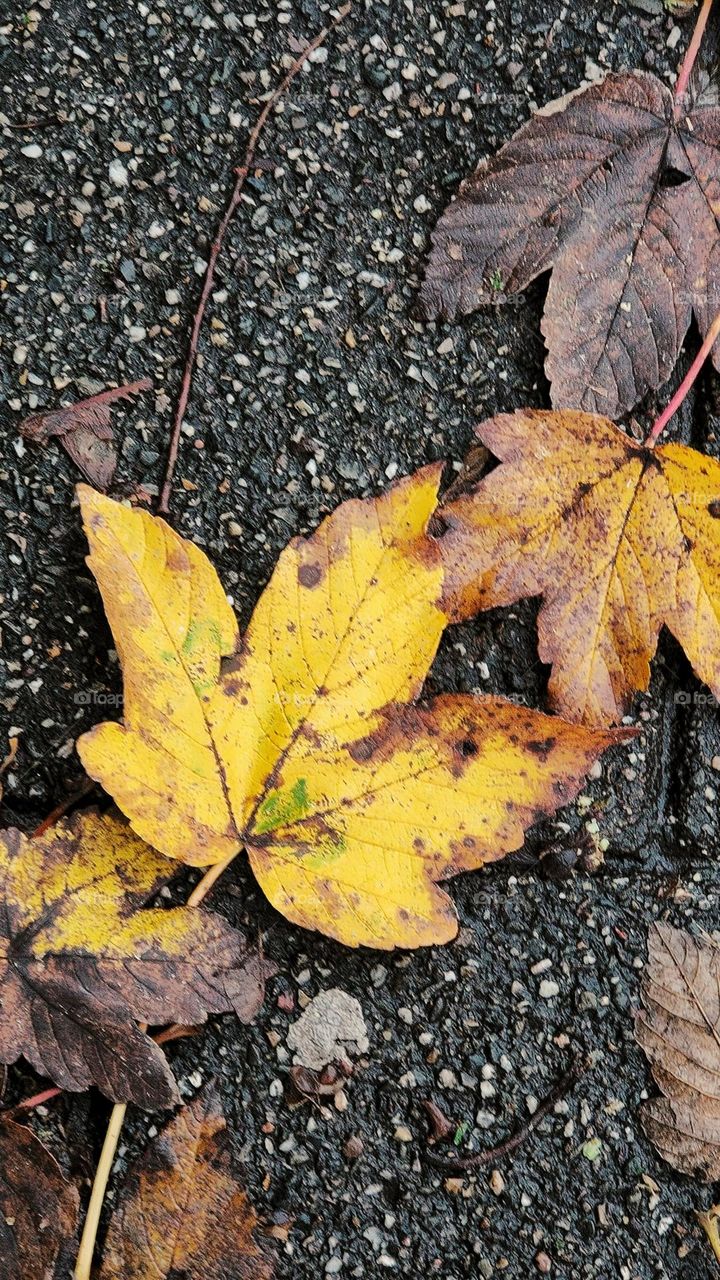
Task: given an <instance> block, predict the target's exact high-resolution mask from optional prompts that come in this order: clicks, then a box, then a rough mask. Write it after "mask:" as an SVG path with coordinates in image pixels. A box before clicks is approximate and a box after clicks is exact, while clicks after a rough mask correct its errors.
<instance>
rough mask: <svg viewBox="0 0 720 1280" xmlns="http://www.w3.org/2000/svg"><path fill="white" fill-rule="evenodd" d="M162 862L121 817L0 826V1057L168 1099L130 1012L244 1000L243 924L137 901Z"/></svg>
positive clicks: (185, 1019)
mask: <svg viewBox="0 0 720 1280" xmlns="http://www.w3.org/2000/svg"><path fill="white" fill-rule="evenodd" d="M169 868H170V864H169V863H168V862H167V860H166V859H165V858H163V857H162V856H161V855H160V854H158V853H156V852H155V851H154V850H152V849H150V848H148V847H147V845H144V844H143V843H142V841H140V840H139V839H138V838H137V836H135V835H134V834H133V832H132V831H131V830H130V829H129V827H128V826H127V824H126V823H125V822H123V821H120V820H119V819H117V818H113V817H100V816H99V815H98V814H96V813H93V812H87V813H82V814H76V815H75V816H74V817H73V818H71V819H70V820H68V821H66V822H63V823H58V825H57V826H56V827H53V828H52V829H51V830H49V831H48V832H46V833H45V834H44V835H43V836H41V837H40V838H38V839H34V840H30V839H27V838H26V837H25V836H24V835H22V834H21V833H20V832H19V831H15V830H9V831H3V832H0V884H1V886H2V888H1V890H0V893H1V897H2V903H3V913H2V916H1V917H0V1014H1V1017H0V1061H2V1062H6V1063H11V1062H14V1061H15V1060H16V1059H17V1058H18V1057H19V1056H20V1055H21V1054H23V1055H24V1056H25V1057H26V1058H27V1060H28V1061H29V1062H30V1063H31V1064H32V1066H33V1067H34V1068H35V1070H36V1071H38V1072H40V1074H41V1075H47V1076H50V1078H51V1079H52V1080H53V1081H54V1082H55V1084H58V1085H60V1086H61V1087H62V1088H64V1089H76V1090H81V1089H86V1088H87V1087H88V1086H89V1085H91V1084H96V1085H97V1086H98V1088H100V1089H101V1090H102V1091H103V1093H106V1094H107V1095H108V1097H110V1098H113V1099H114V1100H115V1101H131V1102H135V1103H136V1104H137V1105H138V1106H142V1107H147V1108H155V1107H168V1106H171V1105H172V1104H173V1102H174V1101H176V1098H177V1091H176V1088H175V1082H174V1080H173V1077H172V1074H171V1071H170V1068H169V1066H168V1064H167V1061H166V1059H165V1056H164V1054H163V1053H162V1050H161V1049H160V1048H158V1046H157V1045H156V1044H155V1043H154V1042H153V1041H152V1040H151V1039H150V1037H149V1036H148V1035H146V1034H145V1033H144V1031H142V1030H141V1029H140V1028H139V1027H138V1026H137V1024H136V1021H135V1020H137V1021H139V1022H144V1023H153V1024H157V1023H164V1022H180V1023H202V1022H204V1021H205V1018H206V1016H207V1014H208V1013H222V1012H226V1011H227V1010H229V1009H231V1008H232V1007H233V1004H234V1002H235V1000H237V999H238V998H241V1003H242V1000H246V999H247V996H246V995H245V994H244V992H243V974H242V968H240V971H238V966H242V965H243V962H244V950H245V943H244V939H243V937H242V934H240V933H238V932H237V931H236V930H235V929H233V928H232V927H231V926H230V925H229V924H227V922H226V921H225V920H223V918H222V917H221V916H218V915H216V914H215V913H214V912H211V911H206V910H204V909H200V908H197V909H195V908H193V909H188V908H185V907H174V908H170V909H164V908H162V909H161V908H146V906H145V904H146V903H147V902H148V900H149V899H150V898H151V897H152V896H153V895H154V894H155V893H157V891H158V890H159V889H160V888H161V887H162V886H163V885H164V884H165V883H166V881H167V880H168V878H169V876H168V871H169Z"/></svg>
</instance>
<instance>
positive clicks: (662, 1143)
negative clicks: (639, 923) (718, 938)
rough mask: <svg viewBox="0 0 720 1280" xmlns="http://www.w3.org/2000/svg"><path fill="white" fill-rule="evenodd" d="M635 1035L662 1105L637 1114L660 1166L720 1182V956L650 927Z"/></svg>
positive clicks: (678, 934)
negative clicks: (641, 1007)
mask: <svg viewBox="0 0 720 1280" xmlns="http://www.w3.org/2000/svg"><path fill="white" fill-rule="evenodd" d="M642 999H643V1005H644V1006H645V1007H644V1010H643V1011H642V1012H641V1013H640V1014H639V1015H638V1017H637V1019H636V1024H635V1034H636V1036H637V1040H638V1043H639V1044H640V1045H641V1046H642V1048H643V1049H644V1050H645V1053H646V1054H647V1056H648V1059H649V1061H650V1067H651V1070H652V1073H653V1077H654V1079H655V1083H656V1084H657V1086H658V1088H659V1089H660V1090H661V1091H662V1093H663V1094H664V1097H662V1098H651V1099H650V1101H649V1102H644V1103H643V1104H642V1107H641V1108H640V1115H641V1118H642V1122H643V1126H644V1128H645V1131H646V1133H647V1135H648V1137H649V1138H650V1140H651V1141H652V1142H654V1144H655V1146H656V1147H657V1149H658V1151H659V1152H660V1154H661V1156H662V1157H663V1159H665V1160H667V1161H668V1163H669V1164H671V1165H673V1167H674V1168H675V1169H679V1170H680V1172H681V1173H689V1174H695V1175H696V1176H697V1177H700V1178H703V1179H704V1180H705V1181H707V1182H715V1181H716V1180H717V1179H718V1178H720V950H719V949H718V947H717V945H716V944H715V943H713V942H712V941H711V940H709V939H708V940H707V941H704V940H700V939H698V938H694V937H693V936H692V935H691V934H689V933H686V932H684V931H683V930H682V929H674V928H673V927H672V926H671V925H668V924H654V925H653V926H652V928H651V930H650V936H649V938H648V964H647V968H646V970H645V974H644V978H643V986H642Z"/></svg>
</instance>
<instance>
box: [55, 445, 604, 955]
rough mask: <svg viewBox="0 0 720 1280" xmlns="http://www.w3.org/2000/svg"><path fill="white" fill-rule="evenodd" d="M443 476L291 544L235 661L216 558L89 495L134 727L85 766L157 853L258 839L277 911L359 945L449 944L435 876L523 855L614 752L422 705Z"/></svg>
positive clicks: (353, 507)
mask: <svg viewBox="0 0 720 1280" xmlns="http://www.w3.org/2000/svg"><path fill="white" fill-rule="evenodd" d="M439 479H440V467H438V466H436V467H430V468H426V469H425V470H424V471H421V472H419V473H418V474H417V475H415V476H412V477H410V478H409V479H407V480H405V481H403V482H401V483H400V484H398V485H397V486H395V488H393V489H391V490H390V491H389V492H388V493H387V494H385V495H384V496H382V497H380V498H378V499H370V500H367V501H362V502H361V501H350V502H346V503H344V504H343V505H342V506H340V507H339V508H338V509H337V510H336V511H335V512H334V514H333V515H331V516H330V517H328V519H327V520H326V521H325V522H324V523H323V524H322V525H321V527H320V529H319V530H318V531H317V532H316V533H315V534H314V535H313V536H312V537H311V538H308V539H307V540H304V539H296V540H294V541H293V542H291V543H290V544H289V546H288V547H287V548H286V549H285V551H284V552H283V553H282V555H281V556H280V559H279V561H278V565H277V567H276V569H275V573H274V574H273V577H272V580H271V582H270V584H269V586H268V587H267V589H266V590H265V592H264V594H263V596H262V598H261V600H260V602H259V604H258V605H257V608H256V610H255V613H254V615H253V618H252V621H251V623H250V626H249V629H248V631H247V634H246V635H245V638H244V642H243V644H242V646H241V647H240V645H239V638H238V632H237V624H236V622H235V619H234V617H233V613H232V610H231V609H230V606H229V604H228V602H227V599H226V597H225V594H224V592H223V590H222V587H221V586H220V583H219V581H218V578H217V575H216V573H215V571H214V569H213V568H212V566H211V565H210V563H209V561H208V560H207V559H206V557H205V556H204V555H203V553H202V552H201V551H200V550H199V549H198V548H197V547H195V546H193V545H192V544H191V543H189V542H185V541H184V540H183V539H182V538H180V537H179V536H178V535H177V534H176V533H174V532H173V530H172V529H170V528H169V527H168V526H167V525H166V524H165V523H164V522H163V521H162V520H159V519H157V518H154V517H152V516H150V515H148V514H147V513H145V512H143V511H139V510H131V509H129V508H128V507H124V506H121V505H120V504H118V503H114V502H111V501H110V500H109V499H107V498H103V497H101V496H100V495H98V494H96V493H93V492H92V491H91V490H88V489H87V488H85V487H84V486H80V498H81V503H82V507H83V514H84V518H85V527H86V531H87V535H88V539H89V542H90V548H91V554H90V557H89V560H88V563H89V565H90V568H91V569H92V571H93V573H94V575H95V577H96V579H97V581H98V584H99V586H100V590H101V592H102V595H103V600H104V603H105V610H106V613H107V616H108V619H109V621H110V625H111V627H112V631H113V635H114V637H115V644H116V647H117V651H118V654H119V657H120V661H121V664H122V669H123V679H124V691H125V692H124V717H125V718H124V722H123V723H122V724H114V723H112V724H110V723H106V724H102V725H99V726H97V727H96V728H95V729H92V730H91V731H90V733H88V734H85V735H84V736H83V737H82V738H81V739H80V741H79V743H78V751H79V753H80V755H81V757H82V761H83V764H84V765H85V768H86V770H87V771H88V773H89V774H90V775H91V776H92V777H93V778H95V779H96V780H97V781H100V782H102V784H103V786H104V787H105V789H106V790H107V791H109V792H110V793H111V794H112V795H113V796H114V798H115V800H116V801H117V803H118V804H119V805H120V808H121V809H122V810H123V812H124V813H126V814H127V815H128V817H129V818H130V820H131V822H132V824H133V826H134V828H135V830H136V831H137V832H138V834H139V835H140V836H142V837H143V839H145V840H147V841H148V842H149V843H150V844H152V845H153V846H154V847H155V848H157V849H159V850H161V852H163V853H166V854H168V855H169V856H170V857H174V858H180V859H182V860H184V861H186V862H189V863H192V864H194V865H200V866H205V865H208V864H210V863H216V862H222V861H226V860H229V859H231V858H232V857H233V856H234V855H235V854H236V853H237V852H238V851H239V850H240V848H242V847H243V846H245V847H246V848H247V851H248V855H249V858H250V863H251V866H252V868H253V871H254V872H255V875H256V877H257V879H258V881H259V882H260V885H261V887H262V888H263V890H264V892H265V893H266V894H267V896H268V898H269V899H270V901H271V902H272V903H273V905H274V906H275V907H276V908H277V909H278V910H279V911H281V912H282V913H283V914H284V915H285V916H287V918H288V919H290V920H292V921H294V922H295V923H297V924H300V925H303V926H304V927H306V928H311V929H320V930H322V931H323V932H324V933H327V934H329V935H330V936H331V937H334V938H337V939H339V940H340V941H341V942H344V943H346V944H347V945H350V946H357V945H359V944H365V945H368V946H375V947H384V948H390V947H393V946H404V947H416V946H421V945H424V944H428V943H434V942H445V941H447V940H448V939H449V938H452V937H454V935H455V933H456V931H457V918H456V915H455V911H454V908H453V905H452V903H451V901H450V899H449V898H448V897H447V895H446V894H445V893H443V892H442V891H441V890H440V889H438V888H437V886H436V883H435V882H436V881H438V880H444V879H447V878H448V877H449V876H452V875H455V874H457V873H458V872H460V871H465V870H470V869H472V868H474V867H479V866H481V865H482V864H483V863H485V862H488V861H490V860H493V859H497V858H500V857H502V855H503V854H504V853H506V852H508V851H509V850H511V849H516V848H518V847H519V846H520V845H521V844H522V842H523V833H524V830H525V829H526V828H527V827H528V826H529V825H530V823H531V822H533V821H535V820H536V818H537V817H538V816H539V815H540V814H541V813H551V812H554V811H555V809H556V808H558V807H559V806H560V805H562V804H566V803H567V802H568V801H569V800H570V799H571V798H572V797H573V796H574V795H575V794H576V793H577V790H578V788H579V786H580V783H581V779H582V777H583V776H584V774H585V773H586V771H587V769H588V767H589V765H590V763H591V761H593V760H594V759H595V758H596V757H597V756H598V755H599V754H600V752H602V751H603V750H605V749H606V748H607V747H609V746H611V745H612V744H613V743H616V742H618V741H619V740H620V738H619V737H618V736H617V735H613V734H611V733H604V734H597V733H591V732H589V731H587V730H584V729H580V728H578V727H576V726H570V725H567V724H564V723H563V722H562V721H560V720H558V719H555V718H548V717H543V716H542V715H540V714H539V713H537V712H535V711H530V710H527V709H526V708H524V707H517V706H514V705H513V704H512V703H509V702H506V701H504V700H503V699H498V698H491V699H485V700H482V699H478V698H473V697H470V696H466V695H457V696H452V695H448V696H444V697H438V698H434V699H432V700H430V701H429V702H426V703H424V704H422V705H416V704H414V703H412V701H411V700H412V699H415V698H416V697H417V696H418V695H419V693H420V691H421V688H422V684H423V681H424V679H425V676H426V675H427V672H428V670H429V667H430V664H431V663H432V660H433V658H434V656H435V652H436V649H437V645H438V642H439V640H440V636H441V634H442V631H443V629H444V627H445V625H446V621H447V618H446V615H445V614H444V613H443V611H442V610H441V609H440V607H439V606H438V604H437V601H438V599H439V597H440V595H441V591H442V580H443V570H442V564H441V557H440V552H439V549H438V547H437V545H436V543H435V541H434V540H433V539H431V538H429V537H428V535H427V532H426V526H427V522H428V520H429V518H430V516H431V514H432V512H433V509H434V507H435V505H436V501H437V487H438V483H439ZM621 736H622V735H621Z"/></svg>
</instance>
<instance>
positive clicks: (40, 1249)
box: [0, 1119, 78, 1280]
mask: <svg viewBox="0 0 720 1280" xmlns="http://www.w3.org/2000/svg"><path fill="white" fill-rule="evenodd" d="M77 1214H78V1193H77V1191H76V1190H75V1188H74V1187H71V1186H70V1184H69V1183H68V1182H66V1181H65V1179H64V1177H63V1175H62V1173H61V1171H60V1167H59V1165H58V1164H57V1162H56V1160H55V1159H54V1157H53V1156H51V1154H50V1152H49V1151H48V1150H47V1149H46V1148H45V1147H44V1146H43V1144H42V1142H40V1140H39V1139H38V1138H36V1137H35V1135H34V1134H33V1133H31V1131H30V1129H27V1128H26V1127H25V1125H22V1124H15V1123H14V1121H12V1120H6V1119H4V1120H2V1121H0V1280H50V1277H52V1276H55V1275H58V1274H59V1271H58V1270H56V1263H57V1261H58V1257H59V1255H60V1254H61V1252H64V1246H66V1245H67V1243H68V1242H69V1241H71V1240H72V1238H73V1237H74V1235H75V1227H76V1224H77ZM63 1274H64V1272H63Z"/></svg>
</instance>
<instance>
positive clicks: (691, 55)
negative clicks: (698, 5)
mask: <svg viewBox="0 0 720 1280" xmlns="http://www.w3.org/2000/svg"><path fill="white" fill-rule="evenodd" d="M712 5H713V0H703V7H702V9H701V10H700V12H699V14H698V19H697V22H696V23H695V30H694V31H693V33H692V36H691V37H690V43H689V45H688V47H687V51H686V53H685V57H684V58H683V61H682V66H681V68H680V70H679V72H678V78H677V82H676V84H675V101H676V102H678V101H679V100H680V98H682V97H683V96H684V94H685V91H686V89H687V87H688V83H689V80H690V76H691V74H692V69H693V67H694V66H695V59H696V58H697V56H698V53H699V50H700V45H701V44H702V38H703V36H704V35H705V28H706V26H707V23H708V18H709V17H710V10H711V9H712Z"/></svg>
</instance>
